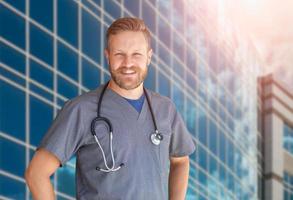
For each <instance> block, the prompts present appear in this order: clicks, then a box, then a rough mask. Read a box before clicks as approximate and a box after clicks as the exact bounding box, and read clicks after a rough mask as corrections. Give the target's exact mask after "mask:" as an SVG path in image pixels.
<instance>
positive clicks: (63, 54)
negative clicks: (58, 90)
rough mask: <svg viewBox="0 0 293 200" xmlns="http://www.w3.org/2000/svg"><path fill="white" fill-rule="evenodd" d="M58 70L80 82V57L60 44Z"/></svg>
mask: <svg viewBox="0 0 293 200" xmlns="http://www.w3.org/2000/svg"><path fill="white" fill-rule="evenodd" d="M57 67H58V70H60V71H61V72H63V73H64V74H66V75H67V76H69V77H70V78H72V79H74V80H76V81H78V55H77V53H75V52H74V51H72V50H71V49H69V48H68V47H66V46H64V45H63V44H61V43H58V66H57Z"/></svg>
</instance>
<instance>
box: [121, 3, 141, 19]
mask: <svg viewBox="0 0 293 200" xmlns="http://www.w3.org/2000/svg"><path fill="white" fill-rule="evenodd" d="M124 6H125V7H126V8H127V9H128V10H129V11H130V12H131V13H132V14H133V15H134V16H137V17H138V16H139V1H133V0H124Z"/></svg>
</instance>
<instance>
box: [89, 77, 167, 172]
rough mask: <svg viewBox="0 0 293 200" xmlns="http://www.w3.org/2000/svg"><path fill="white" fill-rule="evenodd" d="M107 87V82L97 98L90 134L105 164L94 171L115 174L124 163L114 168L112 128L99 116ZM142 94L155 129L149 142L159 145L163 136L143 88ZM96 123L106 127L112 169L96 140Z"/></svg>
mask: <svg viewBox="0 0 293 200" xmlns="http://www.w3.org/2000/svg"><path fill="white" fill-rule="evenodd" d="M108 85H109V81H108V82H107V83H106V84H105V86H104V87H103V89H102V92H101V95H100V97H99V101H98V108H97V117H96V118H95V119H93V121H92V122H91V132H92V134H93V136H94V138H95V141H96V142H97V144H98V146H99V148H100V149H101V152H102V156H103V160H104V164H105V167H106V169H102V168H100V167H96V170H98V171H102V172H115V171H118V170H119V169H120V168H121V167H122V166H124V163H121V164H120V165H119V166H118V167H116V168H115V158H114V153H113V128H112V124H111V121H110V120H109V119H108V118H106V117H101V115H100V108H101V104H102V100H103V97H104V93H105V91H106V89H107V87H108ZM143 92H144V94H145V96H146V100H147V103H148V106H149V108H150V111H151V115H152V120H153V124H154V127H155V132H154V133H152V134H151V136H150V140H151V142H152V143H153V144H154V145H159V144H160V143H161V141H162V140H163V135H162V134H161V133H160V132H159V131H158V128H157V123H156V119H155V116H154V112H153V108H152V106H151V103H150V99H149V96H148V94H147V92H146V90H145V88H143ZM97 122H104V123H106V124H107V126H108V129H109V138H110V140H109V143H110V144H109V145H110V153H111V159H112V167H109V166H108V164H107V160H106V156H105V152H104V150H103V148H102V146H101V144H100V142H99V139H98V137H97V135H96V131H95V126H96V123H97Z"/></svg>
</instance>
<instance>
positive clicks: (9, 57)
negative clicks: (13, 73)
mask: <svg viewBox="0 0 293 200" xmlns="http://www.w3.org/2000/svg"><path fill="white" fill-rule="evenodd" d="M0 62H3V63H4V64H6V65H8V66H9V67H11V68H13V69H15V70H17V71H19V72H21V73H23V74H25V58H24V55H23V54H21V53H19V52H18V51H16V50H14V49H12V48H10V47H9V46H7V45H5V44H3V43H1V42H0Z"/></svg>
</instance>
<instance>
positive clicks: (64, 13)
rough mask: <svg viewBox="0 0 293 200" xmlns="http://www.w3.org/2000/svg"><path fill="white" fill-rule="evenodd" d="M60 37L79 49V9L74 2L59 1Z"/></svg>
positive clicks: (69, 0)
mask: <svg viewBox="0 0 293 200" xmlns="http://www.w3.org/2000/svg"><path fill="white" fill-rule="evenodd" d="M57 7H58V8H57V9H58V14H57V16H58V35H59V36H61V37H62V38H63V39H64V40H66V41H67V42H69V43H70V44H72V45H73V46H75V47H77V41H78V39H77V37H78V36H77V32H78V23H77V22H78V19H77V18H78V15H77V13H78V7H77V4H76V3H75V2H74V1H71V0H59V1H58V5H57Z"/></svg>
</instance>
